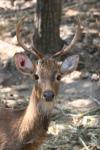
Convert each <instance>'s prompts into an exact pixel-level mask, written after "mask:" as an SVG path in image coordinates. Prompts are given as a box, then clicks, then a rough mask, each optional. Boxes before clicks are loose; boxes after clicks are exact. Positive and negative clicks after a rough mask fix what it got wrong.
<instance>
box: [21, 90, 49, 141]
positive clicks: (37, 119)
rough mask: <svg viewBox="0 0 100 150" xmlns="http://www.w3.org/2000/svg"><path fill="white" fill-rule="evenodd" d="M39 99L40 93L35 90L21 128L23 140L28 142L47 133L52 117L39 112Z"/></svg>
mask: <svg viewBox="0 0 100 150" xmlns="http://www.w3.org/2000/svg"><path fill="white" fill-rule="evenodd" d="M38 98H39V97H38V91H37V90H36V89H35V88H34V89H33V92H32V95H31V98H30V102H29V105H28V107H27V109H26V111H25V114H24V116H23V119H22V123H21V126H20V132H19V133H20V138H22V140H23V139H24V137H25V139H27V141H28V140H30V139H31V138H33V139H34V138H36V137H38V136H41V135H42V134H44V132H45V133H46V131H47V129H48V126H49V120H50V115H44V114H42V113H41V112H40V111H39V107H38V101H39V99H38Z"/></svg>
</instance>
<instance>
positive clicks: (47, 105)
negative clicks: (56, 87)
mask: <svg viewBox="0 0 100 150" xmlns="http://www.w3.org/2000/svg"><path fill="white" fill-rule="evenodd" d="M54 101H55V100H53V101H52V102H46V101H45V100H41V102H40V103H39V104H38V108H39V112H41V113H43V114H44V115H45V114H46V115H48V114H49V113H51V111H52V109H53V108H54Z"/></svg>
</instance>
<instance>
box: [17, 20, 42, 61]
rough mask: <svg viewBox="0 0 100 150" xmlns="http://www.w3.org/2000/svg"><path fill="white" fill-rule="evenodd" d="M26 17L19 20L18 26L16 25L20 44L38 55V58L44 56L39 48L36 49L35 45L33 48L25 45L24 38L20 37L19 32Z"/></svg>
mask: <svg viewBox="0 0 100 150" xmlns="http://www.w3.org/2000/svg"><path fill="white" fill-rule="evenodd" d="M25 18H26V17H23V18H22V19H21V20H20V21H19V22H18V24H17V27H16V36H17V41H18V43H19V45H20V46H21V47H22V48H23V49H24V50H26V51H29V52H31V53H33V54H34V55H36V56H37V57H38V58H43V55H42V54H41V53H40V52H39V51H38V50H36V49H35V48H33V47H32V48H28V47H26V46H25V45H24V43H23V42H22V40H21V37H20V34H19V32H20V28H21V25H22V23H23V21H24V19H25Z"/></svg>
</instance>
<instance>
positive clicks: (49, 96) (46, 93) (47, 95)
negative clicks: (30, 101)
mask: <svg viewBox="0 0 100 150" xmlns="http://www.w3.org/2000/svg"><path fill="white" fill-rule="evenodd" d="M43 96H44V98H45V99H46V101H52V100H53V98H54V92H53V91H49V90H48V91H44V93H43Z"/></svg>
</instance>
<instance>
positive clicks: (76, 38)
mask: <svg viewBox="0 0 100 150" xmlns="http://www.w3.org/2000/svg"><path fill="white" fill-rule="evenodd" d="M77 22H78V23H77V28H76V33H75V35H74V38H73V40H72V41H71V43H70V45H68V46H67V47H65V48H64V49H62V50H60V51H58V52H56V53H55V54H53V56H52V57H56V56H59V55H64V54H65V53H66V52H68V51H69V50H70V49H72V48H73V47H74V45H75V43H76V42H77V40H78V38H79V36H80V33H81V25H80V18H79V17H78V20H77Z"/></svg>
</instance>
